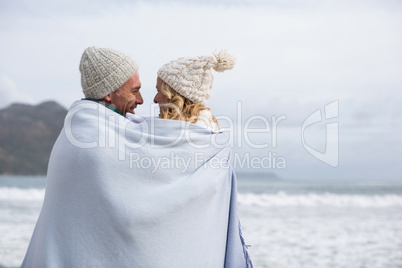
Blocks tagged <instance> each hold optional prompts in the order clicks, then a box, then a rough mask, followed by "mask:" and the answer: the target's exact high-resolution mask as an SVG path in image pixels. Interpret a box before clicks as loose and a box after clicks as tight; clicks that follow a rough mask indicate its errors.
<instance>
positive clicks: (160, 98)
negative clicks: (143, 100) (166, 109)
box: [154, 76, 169, 109]
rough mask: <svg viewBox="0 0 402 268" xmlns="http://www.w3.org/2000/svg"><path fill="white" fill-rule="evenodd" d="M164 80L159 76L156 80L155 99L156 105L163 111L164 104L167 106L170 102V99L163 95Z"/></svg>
mask: <svg viewBox="0 0 402 268" xmlns="http://www.w3.org/2000/svg"><path fill="white" fill-rule="evenodd" d="M162 83H163V81H162V79H161V78H160V77H159V76H158V78H157V79H156V90H157V91H158V92H156V95H155V98H154V103H158V104H159V109H162V106H163V104H166V103H168V102H169V100H168V98H167V97H166V96H165V95H163V94H162Z"/></svg>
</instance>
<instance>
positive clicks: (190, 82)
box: [158, 50, 236, 105]
mask: <svg viewBox="0 0 402 268" xmlns="http://www.w3.org/2000/svg"><path fill="white" fill-rule="evenodd" d="M235 63H236V57H235V56H234V55H233V54H230V53H229V52H228V51H226V50H222V51H220V52H217V53H214V54H212V55H210V56H199V57H184V58H179V59H177V60H172V61H170V62H169V63H167V64H165V65H163V66H162V67H161V68H160V69H159V71H158V76H159V77H160V78H161V79H162V80H163V81H164V82H165V83H166V84H168V85H169V86H170V87H171V88H172V89H174V90H175V91H176V92H177V93H179V94H180V95H182V96H184V97H186V98H188V99H189V100H191V101H192V102H193V103H200V104H202V105H206V104H207V100H208V99H209V97H210V96H211V89H212V82H213V80H214V77H213V76H212V73H211V68H213V69H214V70H215V71H217V72H223V71H225V70H230V69H232V68H233V67H234V65H235Z"/></svg>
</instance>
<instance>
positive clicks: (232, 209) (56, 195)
mask: <svg viewBox="0 0 402 268" xmlns="http://www.w3.org/2000/svg"><path fill="white" fill-rule="evenodd" d="M140 121H141V122H137V123H135V122H132V121H130V120H127V119H126V118H124V117H122V116H120V115H118V114H116V113H114V112H113V111H111V110H109V109H107V108H106V107H104V106H102V105H99V104H98V103H95V102H91V101H87V100H81V101H77V102H75V103H74V104H73V105H72V106H71V107H70V109H69V112H68V114H67V116H66V119H65V124H64V128H63V129H62V131H61V133H60V135H59V137H58V139H57V141H56V143H55V145H54V147H53V150H52V153H51V157H50V161H49V167H48V174H47V182H46V193H45V199H44V203H43V206H42V210H41V213H40V216H39V219H38V222H37V224H36V227H35V230H34V233H33V236H32V239H31V242H30V245H29V247H28V251H27V253H26V256H25V259H24V262H23V264H22V267H155V268H158V267H252V264H251V261H250V259H249V257H248V254H247V249H246V246H245V245H244V241H243V238H242V237H241V232H240V226H239V221H238V218H237V207H236V178H235V174H234V172H233V170H232V167H231V165H230V155H231V150H230V148H229V147H228V139H229V137H228V135H227V134H225V133H219V134H212V133H211V132H210V131H208V130H207V129H204V128H202V127H199V126H197V125H195V124H190V123H187V122H183V121H175V120H165V119H158V118H146V119H144V120H140Z"/></svg>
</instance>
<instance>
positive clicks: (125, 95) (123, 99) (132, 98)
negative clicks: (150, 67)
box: [105, 71, 144, 116]
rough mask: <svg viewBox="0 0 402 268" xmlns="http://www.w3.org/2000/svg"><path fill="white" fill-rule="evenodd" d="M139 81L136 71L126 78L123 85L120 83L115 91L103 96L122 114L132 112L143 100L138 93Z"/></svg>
mask: <svg viewBox="0 0 402 268" xmlns="http://www.w3.org/2000/svg"><path fill="white" fill-rule="evenodd" d="M140 88H141V81H140V76H139V74H138V71H137V72H136V73H135V74H134V75H133V76H131V77H130V79H128V81H127V82H126V83H124V85H122V86H121V87H120V88H119V89H117V90H116V91H115V92H113V93H111V94H109V95H108V96H106V97H105V99H106V100H108V101H109V102H110V104H112V105H113V106H114V107H116V108H117V110H119V111H120V112H121V113H122V114H123V116H126V113H131V114H133V113H134V109H135V108H136V107H137V105H141V104H142V103H143V102H144V101H143V100H142V96H141V93H140Z"/></svg>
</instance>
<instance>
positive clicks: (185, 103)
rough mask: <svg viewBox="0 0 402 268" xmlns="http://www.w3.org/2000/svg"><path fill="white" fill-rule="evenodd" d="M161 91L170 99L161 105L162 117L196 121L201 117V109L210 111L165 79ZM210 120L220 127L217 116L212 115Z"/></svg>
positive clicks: (160, 115)
mask: <svg viewBox="0 0 402 268" xmlns="http://www.w3.org/2000/svg"><path fill="white" fill-rule="evenodd" d="M160 93H161V94H163V95H164V96H165V97H166V98H167V99H168V103H166V104H162V105H161V108H162V109H161V112H160V114H159V117H160V118H162V119H173V120H181V121H187V122H190V123H196V122H197V121H198V120H199V119H200V112H201V111H203V110H208V111H210V109H209V108H208V107H205V106H204V105H202V104H200V103H193V102H192V101H190V100H189V99H187V98H186V97H183V96H182V95H180V94H179V93H177V92H176V91H175V90H174V89H172V88H171V87H170V86H169V85H168V84H166V83H165V82H164V81H162V87H161V92H160ZM210 120H211V121H212V122H210V123H215V124H216V125H217V126H218V128H219V124H218V121H217V120H216V118H215V116H213V115H212V118H211V119H210Z"/></svg>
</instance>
